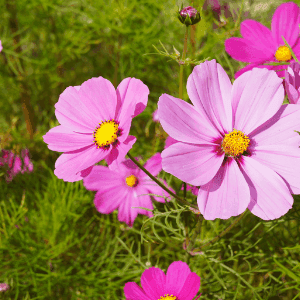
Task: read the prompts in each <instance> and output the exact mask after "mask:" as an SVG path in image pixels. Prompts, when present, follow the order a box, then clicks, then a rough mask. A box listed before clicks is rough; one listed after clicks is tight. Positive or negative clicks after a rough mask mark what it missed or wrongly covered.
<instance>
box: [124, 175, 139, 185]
mask: <svg viewBox="0 0 300 300" xmlns="http://www.w3.org/2000/svg"><path fill="white" fill-rule="evenodd" d="M138 183H139V181H138V179H137V178H136V177H135V176H134V175H130V176H128V177H126V184H127V185H128V186H130V187H134V186H137V184H138Z"/></svg>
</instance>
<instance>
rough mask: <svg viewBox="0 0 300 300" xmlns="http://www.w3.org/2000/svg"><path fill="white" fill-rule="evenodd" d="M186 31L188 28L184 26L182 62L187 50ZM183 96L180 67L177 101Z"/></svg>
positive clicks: (181, 66) (181, 70)
mask: <svg viewBox="0 0 300 300" xmlns="http://www.w3.org/2000/svg"><path fill="white" fill-rule="evenodd" d="M188 30H189V26H185V34H184V45H183V53H182V58H181V60H182V61H184V59H185V54H186V50H187V39H188ZM182 95H183V65H180V68H179V99H182Z"/></svg>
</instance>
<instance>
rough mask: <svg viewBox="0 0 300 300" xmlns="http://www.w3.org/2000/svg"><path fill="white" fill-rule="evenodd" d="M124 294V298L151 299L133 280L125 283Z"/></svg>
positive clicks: (132, 299) (133, 299)
mask: <svg viewBox="0 0 300 300" xmlns="http://www.w3.org/2000/svg"><path fill="white" fill-rule="evenodd" d="M124 294H125V297H126V300H151V298H149V297H148V296H147V295H146V294H145V293H144V291H143V290H142V289H141V288H140V287H139V286H138V285H137V284H136V283H135V282H127V283H125V286H124Z"/></svg>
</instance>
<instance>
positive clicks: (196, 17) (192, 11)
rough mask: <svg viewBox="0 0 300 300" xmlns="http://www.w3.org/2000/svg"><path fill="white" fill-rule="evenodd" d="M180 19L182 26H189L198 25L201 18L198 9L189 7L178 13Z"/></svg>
mask: <svg viewBox="0 0 300 300" xmlns="http://www.w3.org/2000/svg"><path fill="white" fill-rule="evenodd" d="M178 19H179V21H180V22H181V23H182V24H184V25H186V26H189V25H194V24H196V23H198V22H199V21H200V20H201V17H200V13H199V12H198V10H197V9H196V8H194V7H192V6H187V7H184V8H182V7H181V10H180V11H179V12H178Z"/></svg>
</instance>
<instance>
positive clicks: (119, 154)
mask: <svg viewBox="0 0 300 300" xmlns="http://www.w3.org/2000/svg"><path fill="white" fill-rule="evenodd" d="M135 142H136V137H135V136H133V135H129V136H128V137H127V139H126V140H125V141H124V142H120V144H119V145H118V146H117V147H115V148H113V149H112V150H111V151H110V153H109V154H108V156H107V157H106V158H105V160H106V162H107V164H108V165H110V164H111V163H112V162H113V161H116V162H117V163H121V162H122V161H123V160H124V159H125V156H126V154H127V153H128V152H129V150H130V149H131V148H132V146H133V144H134V143H135Z"/></svg>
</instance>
